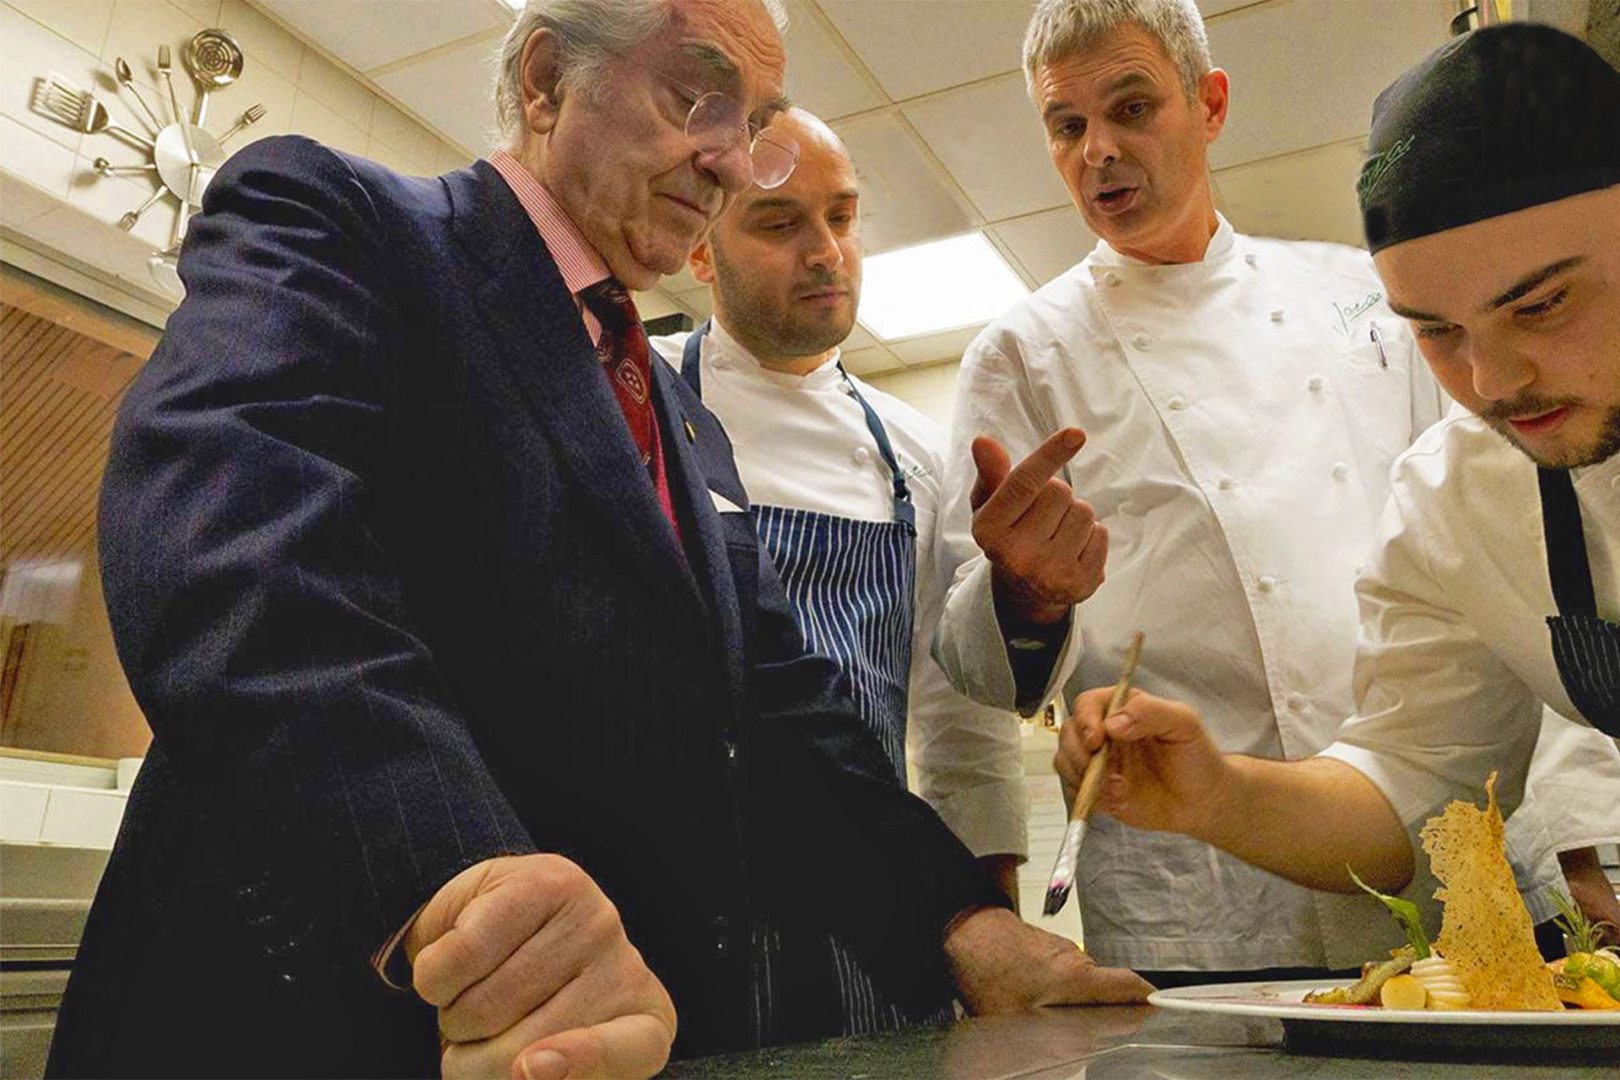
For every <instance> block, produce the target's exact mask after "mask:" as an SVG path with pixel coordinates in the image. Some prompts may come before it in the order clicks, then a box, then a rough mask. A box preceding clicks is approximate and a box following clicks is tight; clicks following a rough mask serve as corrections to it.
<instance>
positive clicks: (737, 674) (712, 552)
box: [652, 357, 753, 700]
mask: <svg viewBox="0 0 1620 1080" xmlns="http://www.w3.org/2000/svg"><path fill="white" fill-rule="evenodd" d="M652 366H653V379H652V382H653V403H654V406H655V407H656V408H657V409H658V411H659V413H660V414H662V415H663V416H664V417H665V418H667V419H668V421H669V422H668V423H667V424H666V425H665V428H664V430H665V431H666V432H668V433H669V434H668V436H667V437H666V438H665V439H664V461H665V463H666V466H667V468H668V469H669V477H670V482H671V483H672V484H676V483H678V484H679V485H680V487H681V489H682V490H684V491H685V492H686V497H687V500H688V504H689V509H690V512H689V513H688V514H687V519H688V521H689V522H690V523H691V530H692V533H694V534H695V535H690V534H689V535H686V536H684V540H685V546H686V555H687V558H688V559H690V560H691V561H692V562H693V563H694V564H697V565H699V566H701V568H702V574H703V579H704V581H705V582H707V583H708V585H709V592H710V594H711V595H712V596H713V598H714V609H715V620H716V623H717V625H718V628H719V631H720V635H721V638H720V640H721V642H722V644H723V645H724V649H723V652H724V654H725V657H726V673H727V677H728V678H729V679H730V680H731V684H732V686H733V688H734V689H735V690H736V691H737V692H738V693H739V694H740V693H741V692H742V688H743V668H742V657H743V655H744V649H743V629H742V621H741V617H740V614H739V607H738V604H739V600H738V596H737V586H736V582H735V580H734V579H733V577H732V572H731V560H730V559H729V558H728V557H727V555H726V539H725V535H724V534H723V533H722V532H721V530H720V515H719V513H718V512H717V511H716V510H715V506H714V500H713V498H712V497H711V496H710V494H709V491H710V489H711V487H724V486H726V485H725V484H724V482H723V481H722V482H719V483H711V481H710V479H709V477H708V475H707V473H706V471H705V470H704V468H703V462H702V460H701V456H700V453H699V450H700V449H707V450H710V451H711V452H713V451H714V449H715V448H713V447H706V446H705V447H699V446H698V445H697V444H696V442H694V441H692V439H691V437H689V436H688V435H687V433H688V432H695V431H697V430H699V429H701V428H703V427H706V426H707V425H705V424H703V423H701V422H700V419H699V418H698V417H694V416H693V415H691V414H692V411H693V410H692V409H691V408H689V407H688V403H687V400H686V398H685V397H683V395H682V390H684V389H685V385H684V384H683V383H681V377H680V376H679V375H678V374H676V373H675V371H674V370H673V369H672V368H671V367H670V366H669V365H668V364H667V363H665V362H664V361H662V360H659V359H658V358H657V357H654V358H653V365H652ZM692 404H693V405H694V406H695V407H696V408H698V409H701V408H702V406H701V405H699V404H697V402H696V399H695V398H693V399H692ZM714 441H715V442H716V445H717V446H718V445H719V443H720V442H721V441H722V440H714ZM722 494H725V493H724V492H723V493H722ZM728 497H729V498H730V499H731V500H732V501H734V502H735V503H736V504H737V505H739V506H746V505H747V499H746V497H745V496H744V495H743V493H742V491H741V489H740V486H739V488H738V490H737V491H736V492H734V493H730V494H729V496H728ZM748 524H749V528H750V529H752V528H753V520H752V516H751V515H750V517H749V522H748ZM750 535H752V534H750ZM750 599H751V598H750ZM738 700H741V698H738Z"/></svg>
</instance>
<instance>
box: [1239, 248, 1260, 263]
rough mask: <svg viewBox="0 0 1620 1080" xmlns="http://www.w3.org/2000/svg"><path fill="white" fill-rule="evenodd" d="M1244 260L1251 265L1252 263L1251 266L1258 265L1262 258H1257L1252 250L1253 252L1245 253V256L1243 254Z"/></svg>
mask: <svg viewBox="0 0 1620 1080" xmlns="http://www.w3.org/2000/svg"><path fill="white" fill-rule="evenodd" d="M1243 261H1244V262H1246V263H1248V264H1249V265H1250V266H1254V265H1256V264H1257V263H1258V262H1259V261H1260V260H1259V259H1257V258H1255V255H1254V252H1252V251H1251V252H1249V253H1248V254H1247V255H1245V256H1243Z"/></svg>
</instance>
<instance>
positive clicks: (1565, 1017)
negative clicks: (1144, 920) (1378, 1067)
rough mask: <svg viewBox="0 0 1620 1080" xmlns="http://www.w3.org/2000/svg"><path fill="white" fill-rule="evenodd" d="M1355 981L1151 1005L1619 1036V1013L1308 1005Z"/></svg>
mask: <svg viewBox="0 0 1620 1080" xmlns="http://www.w3.org/2000/svg"><path fill="white" fill-rule="evenodd" d="M1354 984H1355V980H1353V979H1341V980H1338V981H1337V982H1335V981H1333V980H1331V979H1328V980H1321V981H1316V980H1309V981H1303V982H1254V983H1223V984H1218V985H1214V986H1184V987H1182V988H1180V989H1178V990H1155V991H1154V992H1153V994H1152V996H1151V997H1149V998H1148V1003H1149V1004H1152V1005H1157V1006H1159V1007H1160V1008H1163V1009H1186V1010H1188V1011H1190V1012H1212V1013H1226V1014H1227V1015H1233V1016H1269V1017H1274V1018H1276V1019H1278V1020H1311V1021H1316V1022H1320V1023H1330V1024H1425V1025H1442V1026H1451V1025H1468V1024H1490V1025H1508V1026H1513V1027H1577V1028H1591V1027H1612V1028H1615V1029H1617V1032H1620V1009H1612V1010H1608V1011H1602V1010H1597V1009H1563V1010H1560V1011H1558V1012H1501V1011H1494V1010H1486V1009H1444V1010H1434V1011H1430V1010H1428V1009H1384V1008H1369V1007H1367V1006H1364V1005H1307V1004H1306V1003H1305V1000H1304V998H1305V995H1306V994H1308V993H1310V992H1311V991H1312V990H1325V989H1328V988H1329V987H1335V986H1353V985H1354Z"/></svg>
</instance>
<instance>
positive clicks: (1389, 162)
mask: <svg viewBox="0 0 1620 1080" xmlns="http://www.w3.org/2000/svg"><path fill="white" fill-rule="evenodd" d="M1415 142H1417V136H1416V135H1408V136H1407V137H1406V138H1404V139H1402V140H1401V141H1400V142H1398V143H1396V144H1395V145H1394V146H1392V147H1390V148H1389V149H1388V150H1385V151H1384V152H1383V153H1382V154H1376V155H1374V156H1373V157H1370V158H1368V159H1367V163H1366V164H1365V165H1363V166H1362V167H1361V179H1360V180H1358V181H1357V182H1356V194H1357V195H1359V196H1361V201H1362V202H1363V203H1365V202H1366V201H1367V200H1368V198H1370V197H1371V196H1372V194H1373V192H1375V191H1377V190H1378V187H1379V185H1380V184H1382V183H1383V182H1384V180H1385V179H1386V178H1387V177H1388V176H1389V174H1390V171H1391V170H1393V169H1394V168H1395V165H1396V163H1397V162H1399V161H1400V160H1401V158H1403V157H1405V156H1406V154H1407V151H1409V150H1411V149H1412V144H1413V143H1415Z"/></svg>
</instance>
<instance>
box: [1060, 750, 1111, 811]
mask: <svg viewBox="0 0 1620 1080" xmlns="http://www.w3.org/2000/svg"><path fill="white" fill-rule="evenodd" d="M1107 777H1108V743H1107V742H1106V741H1104V743H1103V744H1102V748H1101V749H1099V750H1098V751H1097V752H1096V753H1095V754H1092V755H1091V761H1090V762H1088V763H1087V764H1086V775H1084V776H1082V777H1081V778H1080V790H1079V791H1077V792H1075V793H1074V807H1073V809H1072V811H1071V812H1070V814H1069V820H1070V821H1084V820H1085V819H1087V818H1089V817H1090V816H1091V808H1092V807H1094V806H1096V805H1097V796H1099V795H1101V794H1102V786H1103V780H1105V779H1106V778H1107Z"/></svg>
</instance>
